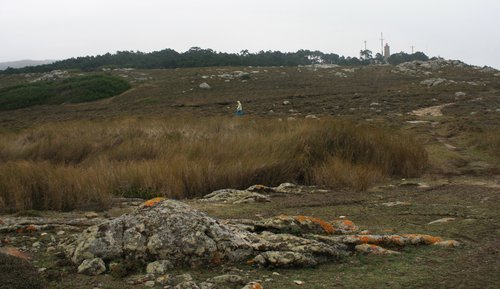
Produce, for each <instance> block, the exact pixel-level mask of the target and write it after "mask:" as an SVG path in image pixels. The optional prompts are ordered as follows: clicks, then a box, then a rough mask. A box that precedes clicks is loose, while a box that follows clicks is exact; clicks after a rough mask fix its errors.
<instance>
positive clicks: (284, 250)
mask: <svg viewBox="0 0 500 289" xmlns="http://www.w3.org/2000/svg"><path fill="white" fill-rule="evenodd" d="M281 189H283V188H281ZM270 190H273V191H275V192H276V191H278V190H277V189H275V188H269V187H264V186H255V187H251V188H249V189H248V191H261V192H264V191H270ZM357 231H358V228H357V226H356V225H354V223H353V222H351V221H349V220H346V219H341V220H334V221H331V222H327V221H324V220H321V219H318V218H313V217H309V216H278V217H275V218H269V219H263V220H258V221H253V220H236V221H234V220H233V221H231V220H227V221H220V220H217V219H214V218H211V217H209V216H207V215H206V214H204V213H202V212H199V211H197V210H195V209H193V208H191V207H190V206H188V205H186V204H184V203H182V202H178V201H174V200H165V199H163V198H155V199H152V200H149V201H146V202H144V203H143V204H141V205H140V206H139V207H138V208H136V209H135V210H134V211H133V212H131V213H128V214H125V215H122V216H121V217H118V218H116V219H113V220H110V221H106V222H104V223H101V224H99V225H94V226H92V227H89V228H88V229H86V230H85V231H84V232H83V233H82V234H79V235H77V237H76V238H74V239H72V240H69V241H68V242H66V243H65V244H64V245H63V248H64V250H65V252H66V254H67V256H68V257H69V258H71V260H72V261H73V262H74V263H75V264H76V265H79V266H80V267H79V271H81V272H82V273H85V274H91V275H96V274H100V273H102V272H104V271H105V270H106V269H105V268H106V266H105V262H113V264H115V262H117V260H120V259H126V260H129V261H130V260H133V261H134V262H136V261H137V262H140V263H141V264H143V265H144V266H145V267H146V264H147V268H146V271H147V272H148V274H151V275H154V276H158V275H163V274H166V273H167V272H168V271H169V269H171V268H173V267H191V268H197V267H201V266H217V265H221V264H243V263H250V264H254V265H258V266H271V267H304V266H315V265H317V264H320V263H323V262H328V261H334V260H338V259H339V258H342V257H343V256H346V255H349V254H353V253H355V252H363V253H372V254H396V253H397V251H392V250H387V249H384V248H382V247H380V246H382V245H383V246H390V247H398V246H405V245H434V244H435V245H440V246H443V247H455V246H458V242H456V241H452V240H450V241H445V240H443V239H442V238H439V237H433V236H429V235H419V234H406V235H362V234H356V233H357ZM113 266H114V265H113ZM111 267H112V266H109V268H111ZM84 268H85V269H84ZM228 278H229V277H228ZM187 281H190V280H187ZM216 281H217V280H210V282H209V283H214V282H215V283H217V282H216ZM238 282H240V281H238ZM241 282H243V281H241ZM181 287H182V286H181Z"/></svg>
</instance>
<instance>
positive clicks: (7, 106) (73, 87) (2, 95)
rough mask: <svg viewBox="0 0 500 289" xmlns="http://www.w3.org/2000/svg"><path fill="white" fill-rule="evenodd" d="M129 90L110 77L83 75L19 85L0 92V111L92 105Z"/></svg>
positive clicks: (119, 79) (125, 85)
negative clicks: (60, 105) (63, 104)
mask: <svg viewBox="0 0 500 289" xmlns="http://www.w3.org/2000/svg"><path fill="white" fill-rule="evenodd" d="M129 88H130V85H129V84H128V82H126V81H125V80H123V79H121V78H118V77H115V76H109V75H86V76H77V77H71V78H67V79H64V80H60V81H40V82H36V83H29V84H20V85H16V86H11V87H7V88H4V89H1V90H0V110H11V109H18V108H24V107H29V106H33V105H42V104H61V103H80V102H87V101H94V100H98V99H102V98H107V97H111V96H114V95H118V94H120V93H122V92H124V91H126V90H128V89H129Z"/></svg>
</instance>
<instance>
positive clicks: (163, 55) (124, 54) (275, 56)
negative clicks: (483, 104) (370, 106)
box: [0, 47, 428, 74]
mask: <svg viewBox="0 0 500 289" xmlns="http://www.w3.org/2000/svg"><path fill="white" fill-rule="evenodd" d="M412 60H428V57H427V56H426V55H425V54H424V53H422V52H417V53H414V54H406V53H404V52H400V53H396V54H393V55H391V57H389V59H387V60H384V59H383V58H382V56H381V55H380V54H377V55H376V56H375V57H372V53H371V51H369V50H363V51H361V53H360V57H359V58H357V57H345V56H339V55H338V54H335V53H323V52H321V51H318V50H316V51H311V50H298V51H296V52H280V51H270V50H269V51H260V52H257V53H251V52H249V51H248V50H242V51H241V52H239V53H226V52H217V51H214V50H212V49H202V48H200V47H192V48H190V49H189V50H188V51H186V52H181V53H179V52H177V51H175V50H173V49H164V50H160V51H153V52H150V53H144V52H140V51H117V52H116V53H114V54H111V53H106V54H103V55H97V56H84V57H77V58H69V59H65V60H61V61H56V62H54V63H52V64H45V65H38V66H29V67H24V68H17V69H15V68H11V67H9V68H7V69H5V70H4V71H0V73H3V74H13V73H33V72H48V71H52V70H68V69H76V70H81V71H95V70H98V69H102V68H136V69H161V68H180V67H210V66H297V65H311V64H337V65H342V66H356V65H368V64H374V63H384V62H386V61H387V62H389V63H390V64H399V63H402V62H406V61H412Z"/></svg>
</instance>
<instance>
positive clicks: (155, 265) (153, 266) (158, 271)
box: [146, 260, 174, 275]
mask: <svg viewBox="0 0 500 289" xmlns="http://www.w3.org/2000/svg"><path fill="white" fill-rule="evenodd" d="M173 267H174V266H172V263H171V262H170V261H168V260H158V261H154V262H151V263H149V264H148V266H147V267H146V273H148V274H152V275H163V274H165V273H167V272H168V270H169V269H172V268H173Z"/></svg>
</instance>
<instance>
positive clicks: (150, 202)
mask: <svg viewBox="0 0 500 289" xmlns="http://www.w3.org/2000/svg"><path fill="white" fill-rule="evenodd" d="M163 200H165V198H162V197H158V198H154V199H151V200H147V201H145V202H144V206H145V207H152V206H154V205H156V204H157V203H159V202H161V201H163Z"/></svg>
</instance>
